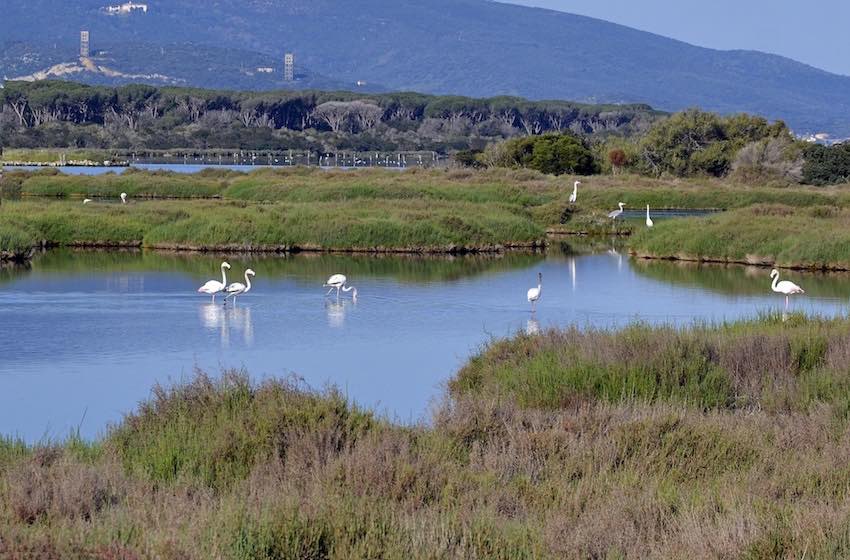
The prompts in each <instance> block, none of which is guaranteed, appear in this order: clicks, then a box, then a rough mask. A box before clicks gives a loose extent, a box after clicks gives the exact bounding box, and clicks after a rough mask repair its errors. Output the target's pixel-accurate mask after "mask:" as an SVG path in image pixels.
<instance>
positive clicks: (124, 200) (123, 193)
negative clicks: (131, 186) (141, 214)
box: [121, 192, 127, 204]
mask: <svg viewBox="0 0 850 560" xmlns="http://www.w3.org/2000/svg"><path fill="white" fill-rule="evenodd" d="M121 204H127V193H125V192H122V193H121Z"/></svg>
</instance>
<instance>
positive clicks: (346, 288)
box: [342, 286, 357, 301]
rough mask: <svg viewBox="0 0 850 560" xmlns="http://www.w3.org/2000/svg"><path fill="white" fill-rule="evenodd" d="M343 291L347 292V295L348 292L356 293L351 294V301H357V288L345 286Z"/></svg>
mask: <svg viewBox="0 0 850 560" xmlns="http://www.w3.org/2000/svg"><path fill="white" fill-rule="evenodd" d="M342 291H343V292H346V293H347V292H351V291H354V293H353V294H351V299H352V300H353V301H357V288H355V287H354V286H343V287H342Z"/></svg>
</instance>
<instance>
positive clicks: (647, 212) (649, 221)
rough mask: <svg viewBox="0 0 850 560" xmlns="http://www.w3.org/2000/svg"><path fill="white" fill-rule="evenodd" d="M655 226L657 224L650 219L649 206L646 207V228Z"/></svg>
mask: <svg viewBox="0 0 850 560" xmlns="http://www.w3.org/2000/svg"><path fill="white" fill-rule="evenodd" d="M654 225H655V222H653V221H652V218H650V217H649V204H647V205H646V227H652V226H654Z"/></svg>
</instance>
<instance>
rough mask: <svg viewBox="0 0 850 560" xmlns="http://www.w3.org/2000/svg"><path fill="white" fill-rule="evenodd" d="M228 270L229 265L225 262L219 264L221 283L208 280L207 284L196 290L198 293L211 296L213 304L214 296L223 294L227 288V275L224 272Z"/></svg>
mask: <svg viewBox="0 0 850 560" xmlns="http://www.w3.org/2000/svg"><path fill="white" fill-rule="evenodd" d="M229 268H230V264H228V263H226V262H223V263H221V282H219V281H218V280H210V281H209V282H207V283H206V284H204V285H203V286H201V287H200V288H198V293H199V294H209V295H211V296H212V300H213V303H215V296H216V294H218V293H220V292H223V291H224V290H225V288H226V287H227V274H226V272H225V270H226V269H229Z"/></svg>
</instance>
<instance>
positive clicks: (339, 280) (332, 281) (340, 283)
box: [322, 274, 357, 299]
mask: <svg viewBox="0 0 850 560" xmlns="http://www.w3.org/2000/svg"><path fill="white" fill-rule="evenodd" d="M347 282H348V278H346V277H345V275H344V274H334V275H333V276H331V277H330V278H328V281H327V282H325V283H324V285H323V286H322V287H323V288H330V290H328V293H327V294H325V295H326V296H327V295H330V293H331V292H332V291H334V289H335V290H336V297H339V292H340V290H342V291H343V292H350V291H352V290H353V291H354V293H353V294H352V298H353V299H357V288H353V287H349V286H347V285H346V283H347Z"/></svg>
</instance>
